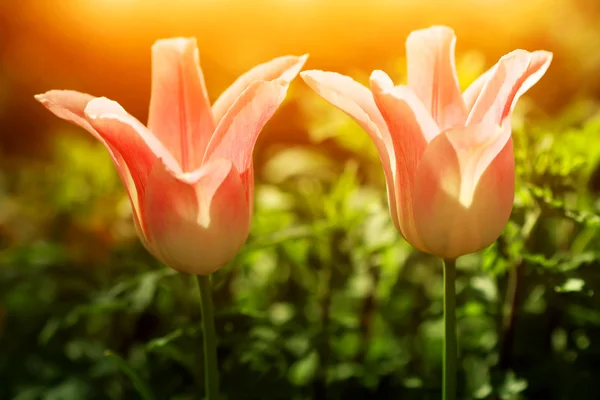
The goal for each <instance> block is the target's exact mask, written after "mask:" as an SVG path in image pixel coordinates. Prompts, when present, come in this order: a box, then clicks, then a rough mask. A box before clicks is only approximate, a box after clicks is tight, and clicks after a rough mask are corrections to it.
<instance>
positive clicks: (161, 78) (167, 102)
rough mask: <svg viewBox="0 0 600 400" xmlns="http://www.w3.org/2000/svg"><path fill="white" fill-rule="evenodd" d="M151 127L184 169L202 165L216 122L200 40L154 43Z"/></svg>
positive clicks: (149, 120)
mask: <svg viewBox="0 0 600 400" xmlns="http://www.w3.org/2000/svg"><path fill="white" fill-rule="evenodd" d="M148 128H149V129H150V131H151V132H152V133H153V134H154V135H155V136H156V137H157V138H158V139H159V140H160V141H161V143H162V144H163V145H164V146H165V147H166V148H167V149H168V150H169V152H170V153H171V154H172V155H173V156H174V157H175V159H177V161H178V162H179V165H180V166H181V168H182V170H184V171H193V170H195V169H196V168H198V167H199V166H200V164H201V162H202V158H203V156H204V152H205V150H206V146H207V145H208V142H209V140H210V138H211V136H212V133H213V131H214V128H215V123H214V121H213V117H212V111H211V107H210V102H209V100H208V94H207V92H206V87H205V84H204V76H203V74H202V70H201V69H200V64H199V55H198V47H197V45H196V39H186V38H175V39H162V40H158V41H157V42H156V43H155V44H154V45H153V46H152V96H151V98H150V112H149V118H148Z"/></svg>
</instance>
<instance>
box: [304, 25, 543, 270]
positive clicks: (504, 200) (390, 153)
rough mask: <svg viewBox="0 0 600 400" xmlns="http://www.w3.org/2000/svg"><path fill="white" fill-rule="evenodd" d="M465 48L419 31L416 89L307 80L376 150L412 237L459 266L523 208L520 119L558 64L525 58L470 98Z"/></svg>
mask: <svg viewBox="0 0 600 400" xmlns="http://www.w3.org/2000/svg"><path fill="white" fill-rule="evenodd" d="M455 43H456V38H455V35H454V32H453V31H452V30H451V29H450V28H446V27H431V28H429V29H423V30H418V31H415V32H413V33H411V34H410V35H409V37H408V39H407V41H406V53H407V62H408V84H407V85H406V86H401V85H397V86H395V85H394V83H393V82H392V80H391V79H390V78H389V77H388V75H387V74H386V73H385V72H383V71H374V72H373V73H372V75H371V79H370V89H371V90H369V89H367V88H366V87H364V86H363V85H361V84H359V83H357V82H356V81H354V80H353V79H351V78H349V77H347V76H343V75H340V74H337V73H333V72H324V71H317V70H311V71H305V72H302V73H301V74H300V75H301V76H302V78H303V79H304V81H305V82H306V83H307V84H308V85H309V86H310V87H311V88H312V89H313V90H315V91H316V92H317V93H318V94H319V95H320V96H322V97H323V98H324V99H325V100H327V101H328V102H330V103H331V104H332V105H334V106H336V107H338V108H339V109H341V110H342V111H344V112H346V113H347V114H348V115H349V116H351V117H352V118H353V119H354V120H355V121H356V122H357V123H358V124H359V125H360V126H361V127H362V128H363V129H364V130H365V131H366V132H367V133H368V134H369V136H370V137H371V139H372V140H373V142H374V143H375V145H376V147H377V149H378V151H379V155H380V157H381V161H382V164H383V168H384V172H385V178H386V183H387V192H388V201H389V206H390V212H391V215H392V219H393V221H394V224H395V226H396V228H397V229H398V230H399V231H400V233H402V235H403V236H404V238H405V239H406V240H407V241H408V242H410V243H411V244H412V245H413V246H415V247H417V248H418V249H420V250H422V251H425V252H427V253H431V254H434V255H437V256H440V257H444V258H449V259H452V258H457V257H458V256H461V255H464V254H468V253H473V252H476V251H478V250H481V249H483V248H485V247H487V246H489V245H490V244H492V243H493V242H494V241H495V240H496V239H497V238H498V236H499V235H500V234H501V232H502V230H503V229H504V226H505V225H506V223H507V221H508V218H509V216H510V213H511V210H512V205H513V200H514V181H515V177H514V156H513V142H512V138H511V122H510V117H511V114H512V111H513V109H514V107H515V104H516V102H517V100H518V98H519V97H520V96H521V95H522V94H523V93H524V92H525V91H527V90H528V89H529V88H531V87H532V86H533V85H534V84H535V83H536V82H537V81H538V80H539V79H540V78H541V77H542V75H544V73H545V72H546V70H547V69H548V66H549V65H550V62H551V59H552V54H551V53H549V52H546V51H534V52H528V51H525V50H515V51H513V52H511V53H509V54H507V55H505V56H504V57H502V58H501V59H500V60H499V61H498V63H497V64H496V65H495V66H494V67H492V68H491V69H490V70H489V71H487V72H486V73H484V74H483V75H482V76H481V77H479V78H478V79H477V80H476V81H475V82H474V83H473V84H472V85H471V86H469V88H468V89H467V90H465V92H464V93H461V91H460V87H459V85H458V78H457V74H456V67H455V63H454V47H455Z"/></svg>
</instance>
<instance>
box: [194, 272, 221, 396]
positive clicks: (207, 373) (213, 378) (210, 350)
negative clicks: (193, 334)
mask: <svg viewBox="0 0 600 400" xmlns="http://www.w3.org/2000/svg"><path fill="white" fill-rule="evenodd" d="M197 278H198V279H197V280H196V282H197V286H198V291H199V292H200V309H201V311H202V331H203V337H204V385H205V387H206V397H205V398H206V400H218V399H219V364H218V361H217V334H216V333H215V316H214V311H213V303H212V293H211V286H210V276H202V275H198V276H197Z"/></svg>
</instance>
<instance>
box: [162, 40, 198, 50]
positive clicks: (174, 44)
mask: <svg viewBox="0 0 600 400" xmlns="http://www.w3.org/2000/svg"><path fill="white" fill-rule="evenodd" d="M190 44H191V45H193V46H196V44H197V41H196V38H194V37H174V38H167V39H159V40H157V41H156V42H154V44H153V45H152V50H153V51H154V50H156V49H158V48H160V47H171V48H172V49H175V50H177V51H180V52H183V51H184V49H185V47H186V46H188V45H190Z"/></svg>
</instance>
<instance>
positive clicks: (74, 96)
mask: <svg viewBox="0 0 600 400" xmlns="http://www.w3.org/2000/svg"><path fill="white" fill-rule="evenodd" d="M35 98H36V100H38V101H39V102H40V103H42V104H43V105H44V106H45V107H46V108H48V110H50V111H51V112H52V113H54V114H55V115H56V116H58V117H59V118H62V119H64V120H66V121H69V122H72V123H74V124H76V125H79V126H80V127H82V128H83V129H85V130H87V131H88V132H89V133H91V134H92V135H93V136H94V137H95V138H96V139H98V140H99V141H100V142H101V143H102V144H104V146H105V147H106V149H107V150H108V153H109V154H110V156H111V158H112V160H113V163H114V164H115V167H116V168H117V172H118V173H119V177H120V178H121V181H122V182H123V184H124V185H125V188H126V190H127V195H128V196H129V200H130V202H131V207H132V210H133V220H134V224H135V226H136V230H137V231H138V235H139V236H140V239H141V240H142V242H143V243H144V244H145V243H146V238H145V230H144V227H143V223H142V222H141V220H140V218H141V217H140V204H139V200H138V191H137V189H136V185H135V182H134V180H133V177H132V176H131V172H130V170H129V168H128V167H127V164H126V163H125V161H124V160H123V156H122V155H121V153H120V152H119V151H118V150H117V149H116V148H115V147H114V146H112V145H111V144H110V143H108V142H107V141H106V140H104V138H103V137H102V136H101V135H100V134H99V133H98V131H96V129H95V128H94V127H92V125H90V123H89V121H88V120H87V119H86V116H85V113H84V110H85V108H86V106H87V105H88V104H89V103H90V102H91V101H92V100H94V99H95V97H94V96H90V95H89V94H85V93H80V92H76V91H72V90H51V91H49V92H46V93H44V94H38V95H36V96H35Z"/></svg>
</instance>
